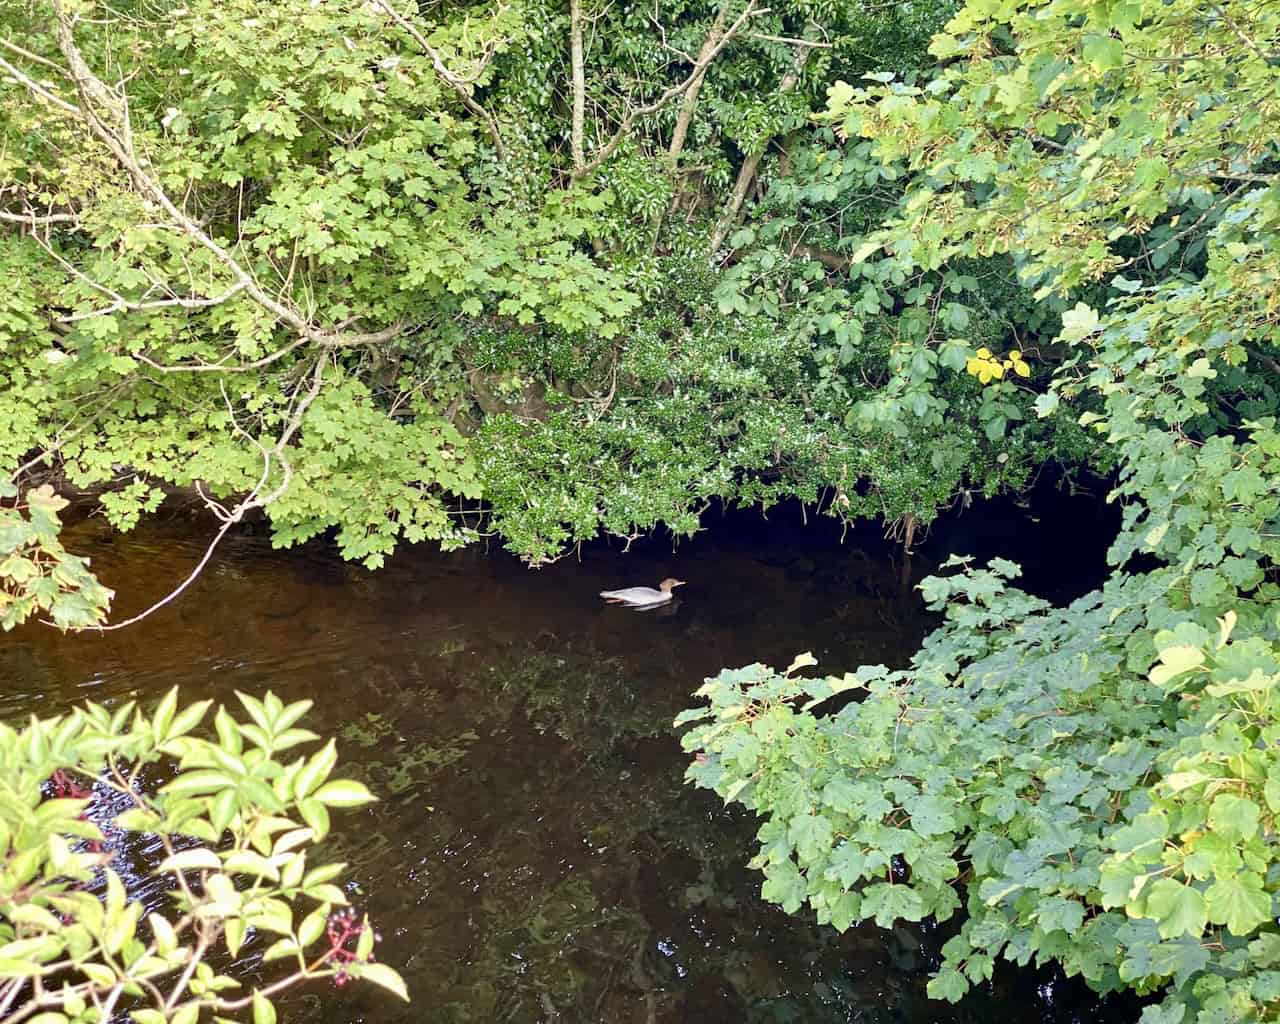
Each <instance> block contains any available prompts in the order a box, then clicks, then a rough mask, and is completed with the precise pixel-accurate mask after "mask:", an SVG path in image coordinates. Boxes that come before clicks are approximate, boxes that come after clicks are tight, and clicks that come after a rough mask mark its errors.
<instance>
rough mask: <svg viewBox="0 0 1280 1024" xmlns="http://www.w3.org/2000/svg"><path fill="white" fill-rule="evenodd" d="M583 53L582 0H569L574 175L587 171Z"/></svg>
mask: <svg viewBox="0 0 1280 1024" xmlns="http://www.w3.org/2000/svg"><path fill="white" fill-rule="evenodd" d="M582 63H583V54H582V0H569V65H570V75H571V77H572V84H573V114H572V120H571V121H570V123H569V150H570V153H571V154H572V157H573V175H574V177H575V178H576V177H581V175H583V174H584V173H586V172H585V171H584V170H583V168H584V167H585V166H586V162H587V158H586V150H585V148H584V146H583V136H584V134H585V121H586V110H587V81H586V73H585V72H584V70H583V66H582Z"/></svg>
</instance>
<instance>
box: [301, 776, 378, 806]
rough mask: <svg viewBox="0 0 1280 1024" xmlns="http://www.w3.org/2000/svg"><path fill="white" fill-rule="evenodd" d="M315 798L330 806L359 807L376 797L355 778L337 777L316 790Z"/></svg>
mask: <svg viewBox="0 0 1280 1024" xmlns="http://www.w3.org/2000/svg"><path fill="white" fill-rule="evenodd" d="M313 799H315V800H318V801H320V803H322V804H325V805H326V806H328V807H359V806H361V805H362V804H367V803H372V802H373V801H374V800H375V799H376V798H375V797H374V795H373V794H372V793H370V792H369V790H368V788H367V787H366V786H365V785H364V784H363V783H360V782H356V781H354V780H353V779H335V780H334V781H332V782H326V783H325V784H324V785H323V786H321V787H320V788H319V789H317V790H316V791H315V794H314V795H313Z"/></svg>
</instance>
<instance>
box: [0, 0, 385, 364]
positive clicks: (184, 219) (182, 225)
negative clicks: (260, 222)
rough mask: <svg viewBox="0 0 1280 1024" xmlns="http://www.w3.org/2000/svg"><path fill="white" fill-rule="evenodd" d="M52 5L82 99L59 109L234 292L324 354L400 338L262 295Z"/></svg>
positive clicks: (56, 2) (57, 3) (31, 85)
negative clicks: (190, 210)
mask: <svg viewBox="0 0 1280 1024" xmlns="http://www.w3.org/2000/svg"><path fill="white" fill-rule="evenodd" d="M50 3H51V4H52V6H53V9H54V14H55V26H54V27H55V32H56V35H57V39H58V48H59V50H61V52H62V55H63V58H64V59H65V60H66V62H67V68H68V73H69V75H70V77H71V79H72V80H73V81H74V82H75V85H76V91H77V93H78V95H79V98H80V104H79V106H72V105H70V104H68V103H66V102H65V101H63V100H61V99H59V98H57V97H54V98H53V99H54V100H55V101H56V104H57V105H58V106H60V107H61V108H62V109H65V110H67V111H68V112H69V113H71V114H73V115H74V116H75V117H76V118H77V119H79V120H80V121H82V122H84V124H85V125H87V127H88V129H89V131H90V133H91V134H92V135H94V136H95V137H96V138H97V139H98V140H99V141H100V142H101V143H102V144H103V145H104V146H106V147H107V149H108V150H109V151H110V152H111V154H112V156H113V157H114V158H115V160H116V162H117V163H119V164H120V166H121V167H122V168H123V169H124V170H125V171H126V172H127V173H128V175H129V177H130V179H131V180H132V181H133V184H134V188H135V189H136V190H137V191H138V193H139V194H140V195H141V196H142V198H143V199H146V200H149V201H150V202H152V203H154V204H155V205H156V206H159V207H160V208H161V209H162V210H164V212H165V213H166V214H167V215H168V216H169V218H170V220H171V221H172V222H173V227H174V229H175V230H177V231H179V232H180V233H181V234H184V235H186V236H187V238H188V239H190V240H191V241H192V242H194V243H195V244H196V245H197V246H198V247H200V248H202V249H204V250H205V251H207V252H209V253H210V254H211V255H212V256H213V257H214V259H215V260H217V262H218V263H220V264H221V265H222V267H223V268H224V269H225V270H226V271H227V272H228V273H229V274H230V275H231V278H232V283H233V286H234V290H235V291H236V292H241V291H243V292H244V294H245V295H247V296H248V297H249V298H251V299H253V301H254V302H256V303H257V304H258V305H260V306H261V307H262V308H263V309H265V310H267V311H268V312H269V313H271V314H272V315H273V316H274V317H276V318H277V320H279V321H281V322H283V323H285V324H287V325H288V326H289V327H291V328H292V329H293V330H294V331H296V332H297V333H298V335H299V336H300V337H303V338H305V339H306V340H307V341H310V342H314V343H316V344H318V345H320V346H321V347H324V348H340V347H347V346H359V345H368V344H376V343H377V342H378V341H379V340H387V339H388V338H390V337H394V336H395V335H396V334H397V333H398V332H399V327H398V326H397V327H396V328H395V329H388V331H379V332H374V333H372V334H346V333H344V332H342V331H338V330H334V329H332V328H325V327H320V326H318V325H316V324H315V323H313V322H311V320H310V319H309V318H308V317H306V316H304V315H303V314H302V313H301V312H300V311H299V310H298V309H297V308H296V307H294V306H293V305H292V303H287V302H286V301H285V300H284V299H283V297H281V298H280V299H277V298H276V297H274V296H272V295H271V294H269V293H268V292H267V291H266V290H265V289H263V288H262V287H261V285H259V284H258V282H257V281H256V280H255V278H254V277H253V275H252V274H250V273H249V271H247V270H246V269H245V268H244V267H243V266H241V264H240V262H239V261H238V260H237V259H236V258H235V257H234V256H232V255H231V253H230V252H228V251H227V250H226V249H225V248H224V247H223V246H221V245H220V244H218V242H216V241H215V240H214V239H213V237H212V236H211V235H209V234H208V233H207V232H206V231H205V230H204V228H203V227H202V226H201V225H200V224H199V223H198V222H197V221H195V220H194V219H192V218H191V217H190V216H188V215H187V214H186V213H185V212H183V211H182V210H181V209H179V208H178V206H177V204H176V203H175V202H174V201H173V199H171V198H170V196H169V194H168V193H167V192H166V191H165V190H164V188H163V186H162V185H160V183H159V182H158V181H157V180H156V179H155V178H153V177H152V176H151V174H150V173H149V172H148V171H147V169H146V161H144V160H142V159H140V158H139V157H138V154H137V153H136V151H135V149H134V145H133V131H132V126H131V125H130V121H129V111H128V103H127V100H126V98H125V97H124V94H123V91H121V92H119V93H117V92H116V91H114V90H112V89H111V88H109V87H108V86H107V85H106V83H104V82H103V81H102V79H100V78H99V77H98V76H97V75H95V74H94V73H93V71H92V70H91V69H90V68H89V65H88V63H87V62H86V61H85V59H84V55H83V54H82V53H81V51H80V48H79V47H78V46H77V45H76V42H75V38H74V35H73V33H72V21H71V18H70V16H69V15H68V14H67V12H66V10H65V9H64V8H63V4H62V0H50ZM4 63H5V62H4V59H3V58H0V66H3V65H4ZM18 74H19V80H20V81H23V84H24V85H26V86H27V88H28V89H31V90H33V91H35V92H36V93H37V94H40V90H41V87H40V86H39V84H38V83H35V82H32V81H31V80H30V79H29V78H26V77H25V76H21V73H20V72H19V73H18Z"/></svg>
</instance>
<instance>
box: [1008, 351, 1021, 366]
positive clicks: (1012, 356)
mask: <svg viewBox="0 0 1280 1024" xmlns="http://www.w3.org/2000/svg"><path fill="white" fill-rule="evenodd" d="M1009 358H1010V359H1012V360H1013V361H1014V362H1015V363H1016V362H1017V361H1018V360H1019V359H1021V358H1022V353H1021V352H1019V351H1018V350H1017V349H1016V348H1015V349H1013V350H1012V351H1011V352H1010V353H1009Z"/></svg>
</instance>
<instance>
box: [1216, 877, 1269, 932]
mask: <svg viewBox="0 0 1280 1024" xmlns="http://www.w3.org/2000/svg"><path fill="white" fill-rule="evenodd" d="M1205 904H1206V907H1207V909H1208V913H1209V920H1210V921H1212V922H1213V923H1214V924H1224V925H1226V926H1227V929H1228V930H1229V931H1230V932H1231V933H1232V934H1233V935H1239V936H1241V937H1243V936H1246V935H1249V934H1251V933H1252V932H1253V931H1254V930H1255V929H1257V928H1258V927H1259V926H1260V925H1262V924H1265V923H1266V922H1267V921H1269V920H1271V894H1270V893H1269V892H1267V891H1265V889H1264V888H1263V884H1262V876H1261V875H1257V874H1254V873H1253V872H1249V871H1246V872H1243V873H1241V874H1239V875H1237V876H1234V877H1230V878H1220V879H1218V880H1217V881H1216V882H1214V883H1213V884H1212V885H1211V886H1209V888H1208V890H1207V891H1206V892H1205Z"/></svg>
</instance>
